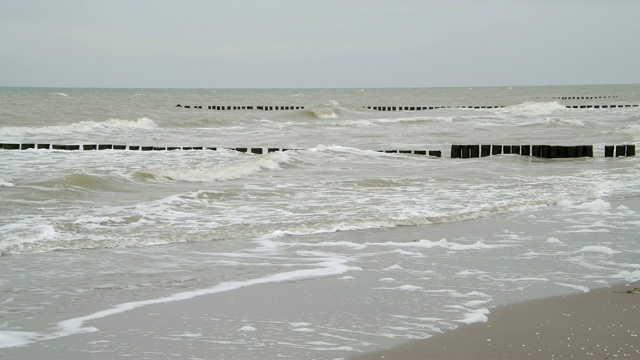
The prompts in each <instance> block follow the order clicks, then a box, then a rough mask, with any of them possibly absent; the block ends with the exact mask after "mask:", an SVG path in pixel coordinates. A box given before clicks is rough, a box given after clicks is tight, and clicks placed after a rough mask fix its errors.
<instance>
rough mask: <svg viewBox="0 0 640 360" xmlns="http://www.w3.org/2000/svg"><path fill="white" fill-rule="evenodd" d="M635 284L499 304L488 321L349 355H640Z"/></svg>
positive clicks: (404, 358) (388, 359)
mask: <svg viewBox="0 0 640 360" xmlns="http://www.w3.org/2000/svg"><path fill="white" fill-rule="evenodd" d="M638 287H640V282H636V283H626V284H620V285H617V286H613V287H608V288H602V289H597V290H593V291H590V292H588V293H581V294H572V295H567V296H560V297H553V298H546V299H541V300H532V301H527V302H523V303H518V304H513V305H508V306H504V307H498V308H495V309H492V310H491V314H489V315H488V317H489V320H488V321H487V322H486V323H475V324H470V325H462V326H460V327H459V328H457V329H455V330H453V331H451V332H447V333H443V334H437V335H434V336H433V337H431V338H429V339H425V340H421V341H415V342H410V343H407V344H405V345H401V346H398V347H394V348H391V349H388V350H383V351H380V352H376V353H372V354H367V355H364V356H358V357H353V358H352V359H354V360H356V359H357V360H365V359H385V360H395V359H398V360H409V359H429V360H432V359H433V360H435V359H492V360H496V359H624V358H628V359H638V358H640V337H639V335H640V294H635V293H634V294H629V293H627V292H626V291H627V290H628V289H630V288H638Z"/></svg>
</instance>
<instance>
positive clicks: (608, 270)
mask: <svg viewBox="0 0 640 360" xmlns="http://www.w3.org/2000/svg"><path fill="white" fill-rule="evenodd" d="M637 89H638V87H636V86H630V85H627V86H592V87H589V86H584V87H536V88H513V89H512V88H481V89H462V88H455V89H384V90H383V89H362V91H361V90H360V89H338V90H332V89H314V90H309V89H286V90H146V89H145V90H140V89H137V90H117V89H97V90H96V89H1V90H0V103H1V104H2V105H3V106H0V108H1V109H2V110H1V113H0V124H2V127H0V142H2V143H50V144H107V143H112V144H126V145H154V146H210V147H219V148H223V147H228V148H231V147H239V146H246V147H264V148H267V147H278V148H289V149H296V150H294V151H285V152H282V151H278V152H273V153H268V154H259V155H258V154H248V153H240V152H236V151H232V150H218V151H211V150H179V151H151V152H143V151H129V150H125V151H120V150H100V151H61V150H42V149H41V150H20V151H15V150H0V158H1V159H2V164H3V167H2V172H1V173H0V201H1V202H2V206H1V207H0V253H1V254H2V256H1V257H0V261H2V263H3V268H4V269H5V270H4V271H3V272H2V274H1V275H0V289H1V291H2V293H3V296H2V298H1V299H0V303H2V304H3V306H2V310H1V311H2V314H3V320H2V322H0V329H1V330H0V334H1V336H0V346H3V347H7V350H4V351H7V352H5V355H11V354H18V353H19V352H16V353H12V352H13V351H20V349H19V348H13V347H12V346H15V345H20V344H28V347H38V346H48V345H46V344H54V343H55V341H63V339H69V336H71V335H73V336H88V335H74V334H81V333H83V332H85V331H88V330H91V329H90V328H92V327H96V328H97V329H99V330H98V331H97V332H94V333H92V335H91V336H98V337H99V336H101V334H103V332H104V334H106V333H108V331H107V330H103V329H102V328H101V326H100V324H103V325H105V326H107V323H108V322H109V321H110V319H118V317H120V316H126V315H125V314H126V313H132V314H133V313H136V314H140V313H141V312H153V311H154V310H153V308H154V307H156V306H163V305H162V304H165V305H167V306H169V305H171V304H178V303H180V302H186V301H195V299H196V298H197V299H203V300H198V301H206V300H204V299H210V301H212V302H219V303H221V304H226V305H227V306H231V308H232V309H235V310H234V311H232V312H231V313H230V314H229V315H228V316H227V317H225V319H224V320H220V321H218V322H213V323H206V324H202V323H201V321H199V320H196V319H193V321H192V322H190V321H183V322H180V321H178V320H176V321H175V322H173V323H171V324H172V325H171V326H169V325H167V328H168V329H170V331H171V334H173V335H175V332H176V331H178V330H179V329H183V330H184V332H183V334H200V336H191V337H189V339H190V341H192V342H194V343H195V344H200V345H201V346H209V345H211V342H212V341H213V343H215V344H216V345H215V346H216V349H219V350H220V351H221V353H222V354H224V355H225V356H228V357H230V358H234V357H243V358H245V357H259V356H261V355H263V356H264V355H265V354H270V356H273V357H275V356H278V355H280V356H294V357H297V358H300V357H305V358H334V357H344V356H346V355H345V354H348V353H350V352H359V351H371V350H375V348H377V347H379V346H383V345H388V344H391V343H393V342H395V341H402V340H409V339H416V338H424V337H428V336H429V335H430V334H433V333H434V332H437V331H445V330H447V329H450V328H452V327H455V326H457V325H459V324H463V323H465V322H473V321H483V320H485V319H486V316H487V314H488V312H489V309H490V308H491V307H493V306H496V305H500V304H504V303H509V302H514V301H520V300H525V299H530V298H537V297H546V296H552V295H556V294H562V293H568V292H574V291H588V289H590V288H595V287H600V286H605V285H606V284H611V283H616V282H621V281H633V280H637V279H639V278H640V263H638V261H637V259H638V253H639V251H638V250H637V240H638V239H637V235H636V232H637V231H636V229H637V227H638V224H639V223H640V217H639V215H638V210H640V207H638V199H639V198H640V177H639V176H638V175H639V168H638V165H639V163H638V158H637V157H628V158H604V157H603V150H604V146H605V145H616V144H636V143H637V141H638V137H639V136H640V126H639V125H638V124H637V123H638V119H639V118H640V110H639V108H633V107H630V108H616V109H567V108H565V107H564V106H565V105H568V104H582V103H587V102H588V103H600V104H609V103H612V104H618V103H620V104H638V102H640V100H639V99H638V90H637ZM61 94H64V95H61ZM573 94H578V95H582V96H589V95H591V96H605V95H606V96H616V97H611V98H601V99H590V100H558V99H554V97H557V96H559V95H573ZM176 104H182V105H186V104H191V105H198V104H199V105H204V107H205V108H204V109H193V108H191V109H185V108H176V107H175V105H176ZM214 104H220V105H222V104H228V105H244V104H246V105H260V104H265V105H266V104H272V105H287V106H289V105H296V106H305V109H304V110H287V111H272V112H267V111H251V110H235V111H234V110H230V111H215V110H208V109H206V106H207V105H214ZM370 105H374V106H401V105H402V106H404V105H406V106H462V105H464V106H476V105H478V106H481V105H485V106H498V105H499V106H505V107H504V108H498V109H458V108H451V109H438V110H423V111H391V112H382V111H374V110H369V109H363V106H370ZM451 144H514V145H517V144H552V145H553V144H555V145H579V144H593V145H594V155H595V156H594V157H593V158H579V159H550V160H543V159H538V158H530V157H522V156H519V155H501V156H491V157H488V158H481V159H451V158H449V149H450V146H451ZM385 149H419V150H441V151H442V152H443V156H442V157H441V158H437V157H428V156H420V155H413V154H389V153H382V152H378V151H376V150H385ZM301 283H303V285H301ZM270 284H271V285H270ZM265 287H266V288H265ZM258 288H265V289H272V290H266V291H269V292H271V291H275V293H274V294H271V293H270V295H269V296H268V297H267V299H270V300H272V301H273V302H276V303H280V304H288V305H287V306H284V307H283V308H282V309H279V310H276V311H266V310H265V311H262V310H261V309H262V305H261V304H262V303H261V300H259V299H257V298H256V299H250V300H249V301H248V302H247V303H246V307H248V308H251V309H252V311H250V312H244V313H243V314H244V315H239V314H236V310H237V309H238V307H234V306H233V304H234V303H235V302H238V301H239V298H238V297H236V296H235V295H234V294H242V293H243V292H250V293H251V292H253V293H255V291H256V290H255V289H258ZM301 290H304V291H302V292H301ZM321 290H322V291H321ZM305 291H311V292H312V293H313V294H314V298H313V300H310V299H309V298H306V297H305V295H304V292H305ZM238 296H240V295H238ZM187 299H193V300H187ZM305 299H306V300H305ZM363 299H366V301H363ZM264 301H266V300H264ZM124 304H128V305H124ZM185 304H186V303H185ZM294 304H307V305H305V306H300V307H299V308H298V307H296V306H295V305H294ZM171 309H174V310H175V308H171ZM310 309H317V310H318V311H317V312H314V311H309V310H310ZM241 313H242V312H241ZM234 314H236V315H234ZM489 316H490V314H489ZM72 319H75V320H73V321H70V320H72ZM167 321H168V320H167ZM354 327H356V328H357V330H355V329H354ZM321 329H322V330H321ZM236 330H237V331H236ZM118 331H120V332H121V333H126V330H125V329H123V328H120V329H119V330H118V329H117V328H115V329H114V330H113V331H112V332H113V334H116V335H117V333H118ZM145 334H146V335H140V336H141V337H143V338H145V339H146V340H145V341H147V342H146V344H148V346H149V347H160V348H162V346H163V345H162V340H161V339H163V338H164V336H169V335H171V334H169V330H167V331H166V332H165V333H163V331H161V330H157V329H156V330H155V331H151V330H148V331H147V332H146V333H145ZM251 334H253V335H256V334H260V336H259V337H252V336H249V335H251ZM292 334H295V335H296V336H292ZM116 335H114V336H116ZM63 336H64V337H63ZM73 336H71V337H73ZM105 336H106V335H105ZM55 339H58V340H55ZM216 339H218V340H216ZM46 340H48V341H46ZM65 341H67V340H65ZM216 341H217V342H216ZM225 342H227V343H225ZM152 344H155V345H152ZM225 344H226V345H225ZM269 344H271V345H269ZM200 345H199V346H200ZM51 346H53V345H51ZM195 347H196V348H197V347H198V346H195ZM133 348H134V347H133V345H132V347H131V348H127V346H125V345H122V348H119V349H117V351H121V352H122V353H127V352H131V351H134V350H133ZM104 349H105V350H106V351H109V349H111V350H112V351H116V350H115V348H114V347H113V344H111V345H109V343H105V344H104ZM143 350H144V349H142V350H141V351H143ZM78 351H82V350H78ZM167 351H168V350H167ZM185 351H186V350H185ZM0 353H2V352H0ZM181 355H183V356H188V355H189V353H188V352H185V353H182V354H181Z"/></svg>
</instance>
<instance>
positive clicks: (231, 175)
mask: <svg viewBox="0 0 640 360" xmlns="http://www.w3.org/2000/svg"><path fill="white" fill-rule="evenodd" d="M287 161H289V156H288V155H286V154H285V153H284V152H277V153H270V154H268V155H264V156H248V157H246V158H242V159H240V160H238V161H233V162H230V163H225V164H221V165H219V166H216V167H212V168H200V169H191V168H173V169H149V170H146V171H142V172H141V173H145V174H149V175H152V176H155V177H161V178H167V179H171V180H177V181H187V182H209V181H225V180H232V179H240V178H243V177H247V176H250V175H253V174H255V173H258V172H260V171H263V170H272V169H279V168H280V165H281V164H282V163H285V162H287Z"/></svg>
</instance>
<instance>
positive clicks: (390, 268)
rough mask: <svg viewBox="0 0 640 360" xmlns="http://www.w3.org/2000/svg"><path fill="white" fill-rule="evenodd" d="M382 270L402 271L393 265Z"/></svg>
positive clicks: (398, 266)
mask: <svg viewBox="0 0 640 360" xmlns="http://www.w3.org/2000/svg"><path fill="white" fill-rule="evenodd" d="M382 270H385V271H388V270H404V269H403V268H402V266H400V265H398V264H395V265H391V266H389V267H388V268H385V269H382Z"/></svg>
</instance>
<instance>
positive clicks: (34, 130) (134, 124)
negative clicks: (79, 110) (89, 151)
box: [0, 117, 156, 136]
mask: <svg viewBox="0 0 640 360" xmlns="http://www.w3.org/2000/svg"><path fill="white" fill-rule="evenodd" d="M155 127H156V123H155V122H154V121H153V120H151V119H149V118H146V117H144V118H140V119H137V120H121V119H110V120H107V121H102V122H99V121H80V122H77V123H72V124H67V125H57V126H43V127H19V126H15V127H1V128H0V135H2V136H22V135H51V134H74V133H96V132H99V131H105V130H132V129H153V128H155Z"/></svg>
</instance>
